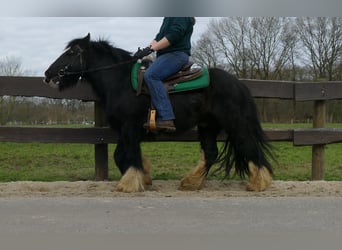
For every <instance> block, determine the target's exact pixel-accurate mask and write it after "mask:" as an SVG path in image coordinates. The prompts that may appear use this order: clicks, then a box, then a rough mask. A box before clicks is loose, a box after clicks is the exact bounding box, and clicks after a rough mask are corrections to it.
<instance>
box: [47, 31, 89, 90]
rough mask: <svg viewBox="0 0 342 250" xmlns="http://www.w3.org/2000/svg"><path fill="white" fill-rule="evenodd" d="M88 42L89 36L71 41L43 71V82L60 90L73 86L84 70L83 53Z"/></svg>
mask: <svg viewBox="0 0 342 250" xmlns="http://www.w3.org/2000/svg"><path fill="white" fill-rule="evenodd" d="M89 42H90V34H88V35H87V36H85V37H84V38H80V39H75V40H73V41H71V42H70V43H69V44H68V46H67V47H66V49H65V51H64V52H63V54H62V55H60V56H59V57H58V58H57V59H56V61H54V62H53V63H52V64H51V65H50V67H49V68H48V69H47V70H46V71H45V79H44V82H45V83H47V84H48V85H50V86H51V87H54V88H59V89H60V90H62V89H65V88H68V87H71V86H73V85H75V84H76V83H77V82H78V80H79V79H80V78H81V77H82V74H83V72H84V71H85V69H86V62H85V60H84V52H85V50H86V49H87V47H88V46H89Z"/></svg>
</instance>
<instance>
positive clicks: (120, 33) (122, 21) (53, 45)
mask: <svg viewBox="0 0 342 250" xmlns="http://www.w3.org/2000/svg"><path fill="white" fill-rule="evenodd" d="M216 18H217V17H216ZM162 19H163V18H162V17H0V34H1V36H0V59H3V58H5V57H15V58H17V59H18V60H19V61H20V62H21V66H22V69H23V70H25V71H27V72H29V75H34V76H43V74H44V71H45V70H46V69H47V68H48V66H49V65H50V64H51V63H52V62H53V61H54V60H55V59H56V58H57V57H58V56H59V55H60V54H61V53H62V52H63V50H64V48H65V46H66V44H67V43H68V42H69V41H70V40H72V39H74V38H80V37H84V36H85V35H87V34H88V32H90V34H91V38H92V39H94V40H97V39H99V38H104V39H106V40H108V41H110V42H111V43H112V44H113V45H114V46H116V47H119V48H122V49H125V50H128V51H131V52H135V51H136V50H137V48H138V47H145V46H147V45H148V44H149V43H150V41H151V40H152V39H153V38H154V36H155V34H156V33H157V32H158V30H159V27H160V25H161V22H162ZM212 19H215V18H214V17H197V18H196V20H197V22H196V25H195V27H194V33H193V36H192V41H193V42H195V41H196V40H198V39H199V37H200V36H201V34H203V33H204V32H205V31H206V30H207V25H208V24H209V22H210V21H211V20H212Z"/></svg>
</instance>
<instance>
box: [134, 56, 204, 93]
mask: <svg viewBox="0 0 342 250" xmlns="http://www.w3.org/2000/svg"><path fill="white" fill-rule="evenodd" d="M151 63H152V61H151V60H149V59H144V60H142V61H141V65H140V67H139V68H138V74H137V87H136V95H137V96H139V95H140V94H142V93H144V94H148V93H149V92H148V88H147V87H146V85H145V84H144V74H145V72H146V70H147V68H148V67H149V66H150V65H151ZM193 64H194V63H193V62H189V63H187V64H186V65H184V66H183V67H182V69H181V70H180V71H178V72H177V73H176V74H174V75H172V76H169V77H168V78H166V79H165V80H164V81H163V82H164V87H165V90H166V91H167V92H168V93H169V94H170V93H173V92H175V90H176V87H177V84H180V83H185V82H189V81H191V80H194V79H197V78H200V77H201V76H202V74H203V70H202V68H192V66H193Z"/></svg>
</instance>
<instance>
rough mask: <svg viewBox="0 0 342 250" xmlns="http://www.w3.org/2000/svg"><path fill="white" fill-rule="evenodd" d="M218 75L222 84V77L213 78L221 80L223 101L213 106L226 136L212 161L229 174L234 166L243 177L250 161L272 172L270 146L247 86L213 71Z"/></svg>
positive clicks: (226, 74) (231, 77) (247, 171)
mask: <svg viewBox="0 0 342 250" xmlns="http://www.w3.org/2000/svg"><path fill="white" fill-rule="evenodd" d="M218 74H225V77H224V79H225V81H224V82H225V83H224V84H223V83H222V78H221V81H216V82H221V84H220V89H221V93H223V94H224V95H225V100H224V101H223V100H222V102H220V107H216V108H217V110H220V111H219V112H217V114H218V115H217V118H218V120H219V123H220V124H221V128H222V129H223V130H224V131H225V132H226V135H227V137H226V139H225V141H224V143H223V146H222V148H221V150H220V153H219V154H218V157H217V160H216V163H220V167H219V169H220V170H222V169H224V171H225V173H226V175H229V174H230V172H231V170H232V168H233V167H234V166H235V170H236V173H237V174H238V175H239V176H241V177H244V176H245V175H246V174H247V175H249V167H248V165H249V162H250V161H252V162H253V163H254V165H255V166H256V167H258V168H262V167H266V168H267V170H268V171H269V173H270V174H272V173H273V171H272V166H271V163H270V162H269V159H274V157H273V154H272V147H271V145H270V144H269V143H268V142H267V138H266V135H265V133H264V131H263V129H262V127H261V125H260V121H259V118H258V112H257V107H256V104H255V102H254V99H253V97H252V95H251V94H250V92H249V89H248V88H247V87H246V86H245V85H244V84H243V83H242V82H241V81H239V80H238V79H236V78H235V77H233V76H231V75H229V74H228V73H223V72H222V71H221V72H219V73H217V72H216V75H218ZM227 81H228V83H227ZM217 99H218V98H217ZM222 99H223V98H222ZM222 113H224V114H222Z"/></svg>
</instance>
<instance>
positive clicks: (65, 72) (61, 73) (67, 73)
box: [58, 46, 138, 77]
mask: <svg viewBox="0 0 342 250" xmlns="http://www.w3.org/2000/svg"><path fill="white" fill-rule="evenodd" d="M77 49H78V50H79V51H78V53H77V55H76V57H75V59H76V58H77V57H80V63H81V65H82V66H83V58H82V52H83V49H81V48H80V47H79V46H77ZM137 60H138V58H137V57H133V58H131V59H129V60H126V61H123V62H118V63H115V64H110V65H107V66H102V67H97V68H90V69H85V70H80V71H68V68H69V67H70V66H72V64H73V62H72V63H71V64H69V65H67V66H65V67H64V69H61V70H60V71H59V72H58V76H59V77H63V76H72V75H81V76H82V77H83V75H84V74H86V73H91V72H96V71H102V70H109V69H113V68H116V67H119V66H121V65H125V64H128V63H132V62H136V61H137Z"/></svg>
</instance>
